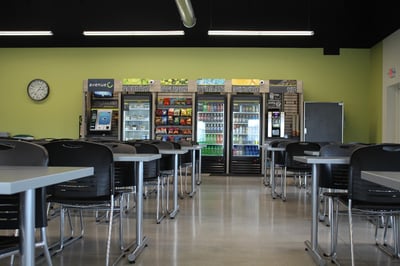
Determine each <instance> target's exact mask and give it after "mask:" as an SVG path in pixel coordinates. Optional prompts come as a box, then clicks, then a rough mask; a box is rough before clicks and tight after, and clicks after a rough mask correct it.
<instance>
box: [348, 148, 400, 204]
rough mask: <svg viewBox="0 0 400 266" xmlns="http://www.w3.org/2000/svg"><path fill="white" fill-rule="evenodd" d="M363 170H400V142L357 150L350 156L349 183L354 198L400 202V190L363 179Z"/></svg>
mask: <svg viewBox="0 0 400 266" xmlns="http://www.w3.org/2000/svg"><path fill="white" fill-rule="evenodd" d="M361 171H400V144H377V145H368V146H365V147H361V148H359V149H357V150H355V151H354V152H353V153H352V155H351V158H350V171H349V183H348V194H349V198H350V199H352V200H358V201H366V202H373V203H374V204H379V203H380V204H382V203H383V204H392V203H394V202H396V203H397V204H399V203H400V191H397V190H393V189H390V188H387V187H384V186H380V185H377V184H375V183H373V182H369V181H366V180H363V179H361Z"/></svg>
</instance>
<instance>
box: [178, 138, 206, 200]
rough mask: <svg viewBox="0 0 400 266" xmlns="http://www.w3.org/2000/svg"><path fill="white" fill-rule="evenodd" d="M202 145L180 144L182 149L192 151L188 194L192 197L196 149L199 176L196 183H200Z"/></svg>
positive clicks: (194, 188)
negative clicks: (190, 181) (190, 187)
mask: <svg viewBox="0 0 400 266" xmlns="http://www.w3.org/2000/svg"><path fill="white" fill-rule="evenodd" d="M204 146H205V145H193V146H181V149H182V150H188V151H190V150H191V151H192V190H191V192H190V194H189V196H190V197H193V195H194V193H196V186H195V183H196V151H199V170H198V172H199V173H198V175H199V177H198V179H197V184H198V185H200V184H201V149H202V148H203V147H204Z"/></svg>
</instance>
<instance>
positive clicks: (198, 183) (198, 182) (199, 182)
mask: <svg viewBox="0 0 400 266" xmlns="http://www.w3.org/2000/svg"><path fill="white" fill-rule="evenodd" d="M198 172H199V176H198V178H197V185H200V184H201V148H200V149H199V170H198Z"/></svg>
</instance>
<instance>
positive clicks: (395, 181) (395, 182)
mask: <svg viewBox="0 0 400 266" xmlns="http://www.w3.org/2000/svg"><path fill="white" fill-rule="evenodd" d="M361 179H364V180H367V181H370V182H374V183H376V184H379V185H382V186H386V187H389V188H393V189H396V190H400V172H396V171H361Z"/></svg>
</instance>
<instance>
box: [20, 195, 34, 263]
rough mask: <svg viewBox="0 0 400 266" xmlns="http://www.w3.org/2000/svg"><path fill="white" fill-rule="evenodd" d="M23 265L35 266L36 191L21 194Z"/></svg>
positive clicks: (21, 249) (21, 250)
mask: <svg viewBox="0 0 400 266" xmlns="http://www.w3.org/2000/svg"><path fill="white" fill-rule="evenodd" d="M20 218H21V220H20V228H21V230H20V252H21V265H24V266H33V265H35V189H28V190H27V191H25V192H24V193H21V194H20Z"/></svg>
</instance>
